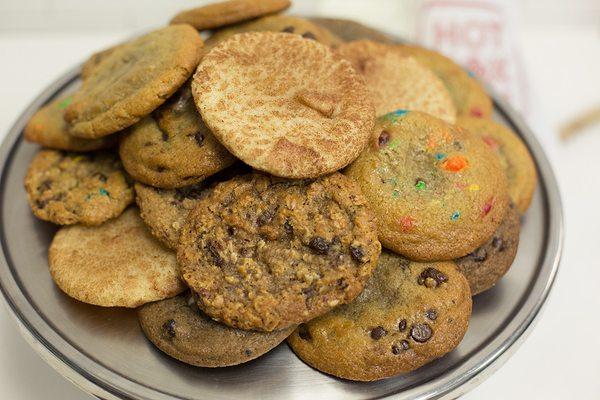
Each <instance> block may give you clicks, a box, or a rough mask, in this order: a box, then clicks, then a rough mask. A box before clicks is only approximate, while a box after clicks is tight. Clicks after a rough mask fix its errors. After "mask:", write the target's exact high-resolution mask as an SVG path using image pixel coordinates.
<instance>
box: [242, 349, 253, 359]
mask: <svg viewBox="0 0 600 400" xmlns="http://www.w3.org/2000/svg"><path fill="white" fill-rule="evenodd" d="M244 354H246V356H247V357H250V356H251V355H252V350H250V349H246V350H244Z"/></svg>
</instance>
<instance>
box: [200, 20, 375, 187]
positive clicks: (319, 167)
mask: <svg viewBox="0 0 600 400" xmlns="http://www.w3.org/2000/svg"><path fill="white" fill-rule="evenodd" d="M192 91H193V94H194V98H195V100H196V105H197V106H198V109H199V110H200V113H201V114H202V119H203V120H204V122H205V123H206V125H207V126H208V127H209V128H210V130H211V131H212V132H213V134H214V135H215V136H216V137H217V139H219V141H220V142H221V143H222V144H223V145H224V146H225V147H227V149H228V150H229V151H230V152H231V153H233V154H234V155H235V156H236V157H238V158H240V159H241V160H242V161H244V162H245V163H247V164H249V165H251V166H252V167H254V168H256V169H259V170H262V171H266V172H269V173H270V174H273V175H276V176H282V177H288V178H312V177H317V176H320V175H324V174H327V173H331V172H333V171H336V170H339V169H340V168H342V167H344V166H346V165H347V164H348V163H350V162H351V161H352V160H354V159H355V158H356V157H357V156H358V154H359V153H360V151H361V150H362V149H363V147H364V146H365V144H366V141H367V138H368V136H369V134H370V130H371V129H372V127H373V118H374V110H373V107H372V104H371V98H370V94H369V91H368V90H367V88H366V87H365V85H364V83H363V80H362V78H361V77H360V76H359V75H358V74H357V73H356V71H354V69H353V68H352V66H351V65H350V63H349V62H348V61H346V60H343V59H341V58H340V57H339V56H336V55H334V54H333V53H332V52H331V50H330V49H329V48H328V47H327V46H325V45H323V44H321V43H318V42H316V41H314V40H305V39H303V38H302V37H300V36H298V35H290V34H286V33H280V32H278V33H274V32H248V33H241V34H238V35H234V36H232V37H231V38H229V39H227V40H225V41H223V42H221V43H219V44H218V45H217V46H216V47H214V48H213V49H212V50H211V51H210V52H208V54H206V55H205V56H204V57H203V59H202V62H201V63H200V65H199V67H198V70H197V71H196V74H195V75H194V80H193V83H192Z"/></svg>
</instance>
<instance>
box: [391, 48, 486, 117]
mask: <svg viewBox="0 0 600 400" xmlns="http://www.w3.org/2000/svg"><path fill="white" fill-rule="evenodd" d="M398 47H399V48H400V50H401V51H402V53H404V54H406V55H410V56H412V57H414V58H416V59H417V61H419V62H420V63H421V64H423V65H424V66H426V67H427V68H429V69H431V70H432V71H433V73H434V74H436V75H437V76H438V77H439V78H440V79H441V80H442V81H443V82H444V84H445V85H446V87H447V88H448V91H449V92H450V96H452V100H453V102H454V105H455V107H456V112H457V114H458V115H459V116H472V117H479V118H491V116H492V112H493V111H494V105H493V104H492V100H491V99H490V96H488V94H487V93H486V92H485V90H484V88H483V86H482V85H481V83H479V82H478V81H477V80H476V79H474V76H473V74H472V73H471V72H467V71H465V70H464V69H463V68H462V67H461V66H460V65H458V64H456V63H455V62H454V61H452V60H451V59H449V58H448V57H445V56H443V55H442V54H440V53H438V52H436V51H433V50H427V49H425V48H423V47H419V46H409V45H402V46H398Z"/></svg>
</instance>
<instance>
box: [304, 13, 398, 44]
mask: <svg viewBox="0 0 600 400" xmlns="http://www.w3.org/2000/svg"><path fill="white" fill-rule="evenodd" d="M310 20H311V21H312V22H314V23H315V24H317V25H319V26H321V27H323V28H325V29H328V30H329V31H330V32H332V33H333V34H334V35H336V36H338V37H339V38H341V39H342V40H344V41H346V42H350V41H352V40H360V39H367V40H373V41H375V42H381V43H390V44H391V43H393V40H392V39H391V38H390V37H389V36H388V35H386V34H384V33H382V32H380V31H378V30H376V29H372V28H369V27H368V26H365V25H363V24H360V23H358V22H355V21H350V20H348V19H338V18H310Z"/></svg>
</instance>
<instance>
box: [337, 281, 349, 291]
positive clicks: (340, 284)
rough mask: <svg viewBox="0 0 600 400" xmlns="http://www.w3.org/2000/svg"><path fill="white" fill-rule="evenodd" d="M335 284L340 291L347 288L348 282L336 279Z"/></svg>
mask: <svg viewBox="0 0 600 400" xmlns="http://www.w3.org/2000/svg"><path fill="white" fill-rule="evenodd" d="M336 283H337V286H338V287H339V288H340V289H342V290H344V289H346V288H347V287H348V286H349V284H348V282H346V280H345V279H344V278H340V279H338V280H337V282H336Z"/></svg>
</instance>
